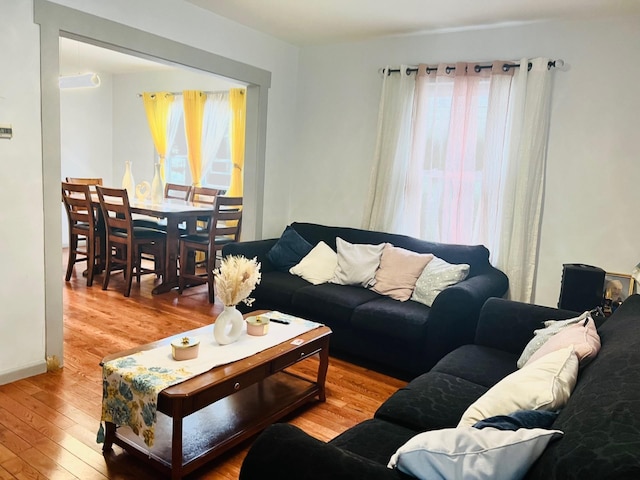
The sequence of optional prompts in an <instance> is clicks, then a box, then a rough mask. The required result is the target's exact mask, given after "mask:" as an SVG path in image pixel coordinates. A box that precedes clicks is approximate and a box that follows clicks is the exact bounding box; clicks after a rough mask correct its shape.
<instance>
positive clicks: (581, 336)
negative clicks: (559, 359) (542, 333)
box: [525, 317, 600, 367]
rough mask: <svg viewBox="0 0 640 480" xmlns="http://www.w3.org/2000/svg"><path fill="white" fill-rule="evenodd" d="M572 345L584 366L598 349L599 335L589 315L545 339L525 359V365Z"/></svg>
mask: <svg viewBox="0 0 640 480" xmlns="http://www.w3.org/2000/svg"><path fill="white" fill-rule="evenodd" d="M568 346H573V351H574V352H576V355H577V356H578V360H579V361H580V366H581V367H584V366H585V365H586V364H587V363H589V362H590V361H591V360H593V358H595V356H596V355H597V354H598V352H599V351H600V336H599V335H598V332H597V330H596V324H595V322H594V321H593V319H592V318H591V317H588V318H587V319H586V320H585V321H584V322H580V323H574V324H573V325H569V326H567V327H565V328H563V329H562V330H560V331H559V332H558V333H556V334H555V335H553V336H552V337H551V338H550V339H549V340H547V341H546V342H545V343H544V344H543V345H542V346H541V347H540V348H539V349H538V350H537V351H536V352H535V353H534V354H533V355H531V358H529V360H527V363H525V366H527V365H529V364H530V363H532V362H535V361H536V360H538V359H539V358H542V357H544V356H545V355H546V354H548V353H551V352H555V351H556V350H560V349H562V348H566V347H568Z"/></svg>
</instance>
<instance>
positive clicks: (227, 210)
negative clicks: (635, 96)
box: [178, 197, 242, 303]
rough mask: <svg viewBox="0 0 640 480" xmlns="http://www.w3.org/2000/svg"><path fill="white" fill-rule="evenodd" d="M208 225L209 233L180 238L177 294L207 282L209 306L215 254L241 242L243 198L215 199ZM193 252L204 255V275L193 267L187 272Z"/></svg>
mask: <svg viewBox="0 0 640 480" xmlns="http://www.w3.org/2000/svg"><path fill="white" fill-rule="evenodd" d="M208 224H209V230H208V232H202V233H195V234H192V235H183V236H182V237H180V278H179V281H178V291H179V292H180V293H182V292H183V290H184V289H185V287H186V286H187V285H188V286H194V285H202V284H203V283H207V284H208V286H209V303H214V302H215V292H214V285H213V270H214V269H215V268H216V257H217V253H218V252H219V251H221V250H222V247H224V246H225V245H226V244H228V243H231V242H237V241H239V240H240V232H241V228H242V197H217V198H216V201H215V203H214V207H213V212H212V214H211V217H210V219H209V221H208ZM192 252H202V253H203V254H204V265H205V272H204V273H199V272H198V271H197V269H196V267H195V266H194V271H193V272H191V271H187V270H188V269H187V268H186V264H187V259H188V258H189V255H190V254H191V253H192ZM183 267H184V268H183Z"/></svg>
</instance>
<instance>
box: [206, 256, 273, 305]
mask: <svg viewBox="0 0 640 480" xmlns="http://www.w3.org/2000/svg"><path fill="white" fill-rule="evenodd" d="M213 274H214V283H215V288H216V295H217V296H218V298H219V299H220V300H221V301H222V303H223V304H224V305H225V306H226V307H230V306H232V305H237V304H238V303H240V302H243V303H246V304H247V305H251V303H253V298H249V294H250V293H251V292H252V291H253V289H254V288H256V285H257V284H259V283H260V278H261V274H260V263H258V261H257V259H256V258H252V259H251V260H249V259H248V258H246V257H243V256H242V255H229V256H227V257H224V258H223V259H222V262H221V263H220V268H218V269H217V270H214V272H213Z"/></svg>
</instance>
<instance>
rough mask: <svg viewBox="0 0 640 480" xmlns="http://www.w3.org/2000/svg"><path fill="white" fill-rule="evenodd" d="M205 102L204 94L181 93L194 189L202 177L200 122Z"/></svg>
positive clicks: (194, 92)
mask: <svg viewBox="0 0 640 480" xmlns="http://www.w3.org/2000/svg"><path fill="white" fill-rule="evenodd" d="M206 100H207V96H206V94H205V93H204V92H201V91H199V90H185V91H183V92H182V101H183V104H184V131H185V135H186V138H187V156H188V157H189V169H190V170H191V182H192V184H193V186H194V187H199V186H200V179H201V177H202V121H203V119H204V104H205V102H206Z"/></svg>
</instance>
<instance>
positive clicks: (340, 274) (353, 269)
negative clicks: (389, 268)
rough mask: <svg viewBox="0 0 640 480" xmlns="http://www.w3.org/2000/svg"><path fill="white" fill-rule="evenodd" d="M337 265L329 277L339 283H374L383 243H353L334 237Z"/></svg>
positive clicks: (333, 281)
mask: <svg viewBox="0 0 640 480" xmlns="http://www.w3.org/2000/svg"><path fill="white" fill-rule="evenodd" d="M336 246H337V253H338V265H337V267H336V271H335V274H334V276H333V278H332V279H331V282H332V283H337V284H339V285H359V286H361V287H365V288H368V287H371V286H372V285H374V284H375V283H376V281H375V276H376V270H377V269H378V266H379V265H380V257H382V250H383V249H384V246H385V244H384V243H380V244H378V245H370V244H355V243H349V242H347V241H345V240H343V239H341V238H340V237H338V238H336Z"/></svg>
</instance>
